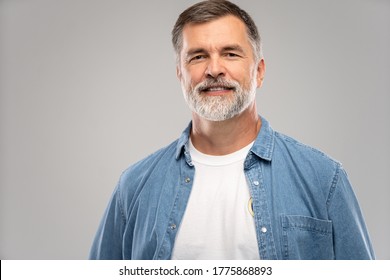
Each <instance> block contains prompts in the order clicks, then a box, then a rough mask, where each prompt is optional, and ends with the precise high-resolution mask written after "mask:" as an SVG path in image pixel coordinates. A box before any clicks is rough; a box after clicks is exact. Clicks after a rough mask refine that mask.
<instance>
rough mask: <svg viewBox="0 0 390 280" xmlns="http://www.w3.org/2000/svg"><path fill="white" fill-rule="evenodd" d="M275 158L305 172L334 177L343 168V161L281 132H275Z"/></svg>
mask: <svg viewBox="0 0 390 280" xmlns="http://www.w3.org/2000/svg"><path fill="white" fill-rule="evenodd" d="M274 159H275V160H276V161H278V162H283V161H284V162H287V163H289V164H290V166H292V167H294V168H295V169H300V170H302V171H305V172H304V173H307V172H310V173H312V174H316V175H317V176H321V177H327V178H333V177H334V176H336V175H337V174H338V173H339V172H340V170H341V169H342V165H341V163H340V162H339V161H337V160H335V159H333V158H332V157H330V156H329V155H327V154H326V153H324V152H322V151H320V150H319V149H317V148H314V147H311V146H309V145H306V144H304V143H302V142H300V141H298V140H296V139H294V138H292V137H290V136H287V135H284V134H282V133H279V132H275V146H274V154H273V160H274Z"/></svg>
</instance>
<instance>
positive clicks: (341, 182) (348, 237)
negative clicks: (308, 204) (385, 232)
mask: <svg viewBox="0 0 390 280" xmlns="http://www.w3.org/2000/svg"><path fill="white" fill-rule="evenodd" d="M328 209H329V210H328V211H329V217H330V219H331V220H332V223H333V245H334V255H335V259H342V260H365V259H374V258H375V256H374V251H373V248H372V245H371V241H370V238H369V235H368V231H367V227H366V225H365V222H364V219H363V215H362V212H361V210H360V207H359V204H358V201H357V199H356V196H355V194H354V192H353V190H352V186H351V184H350V182H349V180H348V177H347V174H346V172H345V171H344V169H343V168H342V167H339V168H338V170H337V171H336V175H335V178H334V183H333V186H332V188H331V190H330V195H329V198H328Z"/></svg>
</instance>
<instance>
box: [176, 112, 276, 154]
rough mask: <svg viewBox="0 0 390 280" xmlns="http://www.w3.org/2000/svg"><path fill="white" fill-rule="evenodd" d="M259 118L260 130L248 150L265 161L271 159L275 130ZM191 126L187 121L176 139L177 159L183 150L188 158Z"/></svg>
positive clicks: (263, 119)
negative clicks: (185, 126) (186, 124)
mask: <svg viewBox="0 0 390 280" xmlns="http://www.w3.org/2000/svg"><path fill="white" fill-rule="evenodd" d="M260 118H261V128H260V132H259V134H258V135H257V137H256V140H255V142H254V144H253V146H252V148H251V150H250V151H251V152H252V153H253V154H255V155H256V156H258V157H259V158H262V159H264V160H267V161H271V159H272V153H273V150H274V142H275V139H274V138H275V132H274V130H273V129H272V128H271V126H270V124H269V123H268V121H267V120H266V119H265V118H263V117H261V116H260ZM191 127H192V122H190V123H189V125H188V126H187V128H186V129H185V130H184V131H183V133H182V134H181V136H180V138H179V139H178V142H177V146H176V154H175V157H176V159H179V157H180V155H181V153H182V152H183V150H184V154H185V156H186V158H188V154H189V149H188V140H189V137H190V132H191Z"/></svg>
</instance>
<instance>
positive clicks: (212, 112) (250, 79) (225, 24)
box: [177, 16, 264, 121]
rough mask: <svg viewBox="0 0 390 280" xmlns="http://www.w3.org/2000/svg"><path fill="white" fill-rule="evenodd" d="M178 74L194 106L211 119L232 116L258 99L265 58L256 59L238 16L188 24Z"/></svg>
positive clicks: (193, 107) (188, 99)
mask: <svg viewBox="0 0 390 280" xmlns="http://www.w3.org/2000/svg"><path fill="white" fill-rule="evenodd" d="M182 35H183V47H182V50H181V53H180V62H179V64H178V66H177V75H178V77H179V79H180V81H181V85H182V89H183V94H184V98H185V100H186V102H187V103H188V105H189V107H190V109H191V110H192V111H193V112H195V113H196V114H198V115H199V116H200V117H203V118H205V119H208V120H211V121H223V120H227V119H230V118H232V117H234V116H236V115H238V114H240V113H241V112H243V111H244V110H245V109H247V108H248V107H249V105H250V104H252V103H253V102H254V100H255V95H256V88H257V87H260V86H261V83H262V80H263V76H264V61H263V60H261V61H260V62H257V63H256V61H255V58H254V54H253V48H252V45H251V44H250V41H249V38H248V35H247V31H246V28H245V24H244V23H243V22H242V21H241V20H240V19H238V18H236V17H234V16H225V17H222V18H219V19H216V20H213V21H211V22H207V23H201V24H188V25H186V26H185V27H184V29H183V34H182Z"/></svg>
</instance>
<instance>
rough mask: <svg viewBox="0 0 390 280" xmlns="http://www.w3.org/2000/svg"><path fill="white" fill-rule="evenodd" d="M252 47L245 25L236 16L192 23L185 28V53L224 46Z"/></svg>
mask: <svg viewBox="0 0 390 280" xmlns="http://www.w3.org/2000/svg"><path fill="white" fill-rule="evenodd" d="M232 44H235V45H240V46H242V47H243V48H245V47H250V42H249V37H248V33H247V30H246V26H245V24H244V23H243V22H242V20H240V19H239V18H237V17H235V16H230V15H229V16H224V17H221V18H218V19H215V20H212V21H210V22H205V23H190V24H187V25H185V26H184V28H183V49H182V50H183V51H186V50H188V49H189V48H194V47H202V48H207V47H214V48H215V47H222V46H223V45H232Z"/></svg>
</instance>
